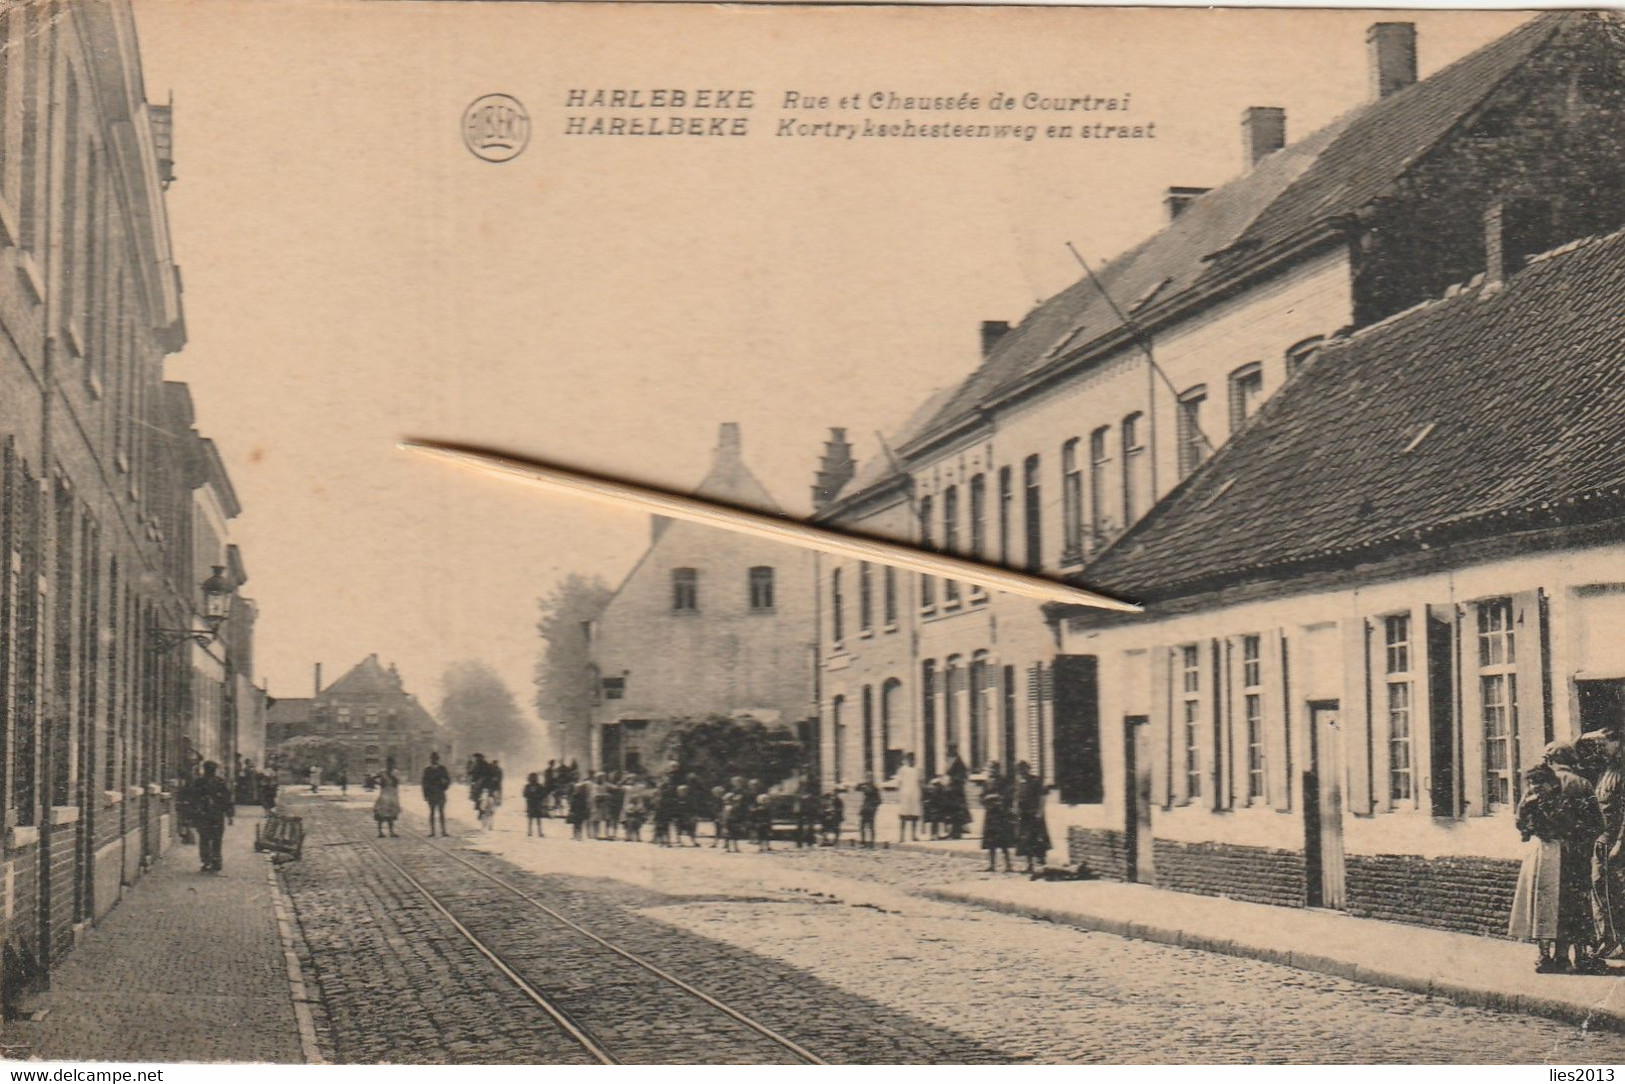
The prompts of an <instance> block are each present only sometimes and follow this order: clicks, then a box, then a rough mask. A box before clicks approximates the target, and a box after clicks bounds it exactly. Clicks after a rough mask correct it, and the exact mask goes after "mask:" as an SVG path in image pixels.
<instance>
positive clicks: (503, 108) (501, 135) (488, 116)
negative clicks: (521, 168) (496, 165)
mask: <svg viewBox="0 0 1625 1084" xmlns="http://www.w3.org/2000/svg"><path fill="white" fill-rule="evenodd" d="M529 142H530V114H528V113H526V112H525V107H524V106H522V105H520V104H519V99H518V98H515V97H513V96H511V95H508V94H486V95H484V96H483V97H480V98H476V99H474V102H473V103H472V104H471V105H470V106H469V107H468V108H467V109H466V110H464V111H463V143H464V145H465V146H467V147H468V149H469V151H470V152H472V153H473V155H474V157H476V158H483V159H485V160H486V161H487V162H507V161H511V160H512V159H514V158H518V157H519V153H520V152H521V151H523V150H524V149H525V146H526V145H527V144H528V143H529Z"/></svg>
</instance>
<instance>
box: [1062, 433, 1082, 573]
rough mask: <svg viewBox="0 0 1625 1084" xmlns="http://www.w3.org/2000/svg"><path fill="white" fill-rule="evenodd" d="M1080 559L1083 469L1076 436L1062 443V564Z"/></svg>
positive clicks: (1072, 562)
mask: <svg viewBox="0 0 1625 1084" xmlns="http://www.w3.org/2000/svg"><path fill="white" fill-rule="evenodd" d="M1081 560H1083V468H1082V467H1081V466H1080V465H1079V464H1078V438H1077V437H1073V438H1072V439H1071V440H1069V441H1067V442H1066V443H1065V444H1063V445H1061V563H1062V564H1063V565H1066V564H1076V563H1077V562H1079V561H1081Z"/></svg>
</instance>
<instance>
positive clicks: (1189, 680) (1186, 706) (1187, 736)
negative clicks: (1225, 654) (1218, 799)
mask: <svg viewBox="0 0 1625 1084" xmlns="http://www.w3.org/2000/svg"><path fill="white" fill-rule="evenodd" d="M1179 670H1180V681H1179V690H1180V693H1179V711H1180V722H1181V724H1182V726H1183V728H1184V729H1183V731H1182V734H1183V741H1184V747H1185V794H1186V796H1187V797H1190V798H1196V797H1198V796H1200V795H1201V793H1202V751H1201V746H1200V744H1199V742H1200V738H1201V728H1202V660H1201V652H1200V651H1198V650H1197V647H1196V645H1195V644H1186V645H1185V646H1184V647H1182V648H1180V649H1179Z"/></svg>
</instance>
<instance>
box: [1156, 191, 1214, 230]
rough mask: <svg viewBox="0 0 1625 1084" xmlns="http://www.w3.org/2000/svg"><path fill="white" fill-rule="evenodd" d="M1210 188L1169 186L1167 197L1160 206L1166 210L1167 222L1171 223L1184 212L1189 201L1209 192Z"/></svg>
mask: <svg viewBox="0 0 1625 1084" xmlns="http://www.w3.org/2000/svg"><path fill="white" fill-rule="evenodd" d="M1211 191H1212V189H1210V188H1186V187H1183V186H1181V185H1177V184H1176V185H1170V186H1169V188H1168V195H1167V196H1165V197H1164V198H1163V201H1162V205H1163V206H1164V207H1166V208H1168V221H1169V222H1172V221H1173V220H1174V219H1176V218H1178V217H1179V216H1180V215H1181V214H1183V213H1184V212H1185V208H1187V207H1189V206H1190V205H1191V201H1192V200H1194V199H1195V198H1196V197H1197V196H1200V195H1202V194H1204V193H1206V192H1211Z"/></svg>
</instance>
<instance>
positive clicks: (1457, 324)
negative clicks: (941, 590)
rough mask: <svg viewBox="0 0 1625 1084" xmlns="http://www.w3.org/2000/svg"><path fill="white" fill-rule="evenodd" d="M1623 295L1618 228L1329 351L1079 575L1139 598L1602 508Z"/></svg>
mask: <svg viewBox="0 0 1625 1084" xmlns="http://www.w3.org/2000/svg"><path fill="white" fill-rule="evenodd" d="M1621 298H1625V232H1622V233H1615V234H1611V235H1608V236H1606V237H1603V238H1595V239H1589V240H1586V241H1580V242H1576V243H1574V244H1572V245H1568V246H1565V247H1564V248H1561V249H1557V250H1555V251H1554V252H1551V253H1548V254H1546V255H1543V256H1539V257H1536V258H1535V259H1534V260H1533V261H1531V262H1530V263H1529V265H1528V266H1526V267H1525V268H1523V269H1522V270H1521V271H1519V272H1518V273H1517V274H1515V275H1513V276H1511V277H1510V278H1509V279H1508V280H1507V282H1506V283H1505V285H1504V286H1502V287H1501V288H1499V289H1491V290H1486V289H1485V288H1484V287H1483V286H1482V285H1470V286H1469V287H1468V288H1466V289H1463V290H1459V291H1456V292H1454V294H1453V296H1449V297H1446V298H1444V299H1442V300H1437V301H1432V302H1429V303H1427V304H1424V305H1421V306H1418V307H1416V308H1414V309H1411V310H1409V311H1407V312H1404V313H1401V314H1399V315H1396V316H1394V317H1391V318H1390V319H1388V320H1386V321H1383V322H1382V323H1380V324H1375V325H1372V326H1371V327H1369V328H1367V329H1364V330H1362V331H1360V332H1359V333H1357V334H1355V335H1353V336H1352V337H1350V338H1347V339H1343V340H1338V341H1335V342H1333V343H1330V344H1328V345H1327V346H1325V347H1324V348H1322V350H1321V351H1320V352H1319V354H1318V355H1317V356H1316V357H1315V358H1314V360H1313V361H1312V362H1311V363H1310V364H1309V365H1308V366H1307V367H1306V368H1305V370H1304V371H1303V372H1301V373H1300V374H1299V375H1298V376H1296V377H1295V378H1293V379H1292V380H1290V381H1288V382H1287V384H1286V385H1285V386H1284V387H1283V388H1282V389H1281V390H1280V391H1279V392H1277V393H1276V394H1275V396H1273V397H1272V398H1271V399H1270V400H1269V401H1268V402H1267V403H1266V404H1265V405H1264V407H1263V408H1262V409H1261V410H1260V412H1259V413H1258V415H1256V416H1255V417H1254V418H1253V419H1252V420H1251V422H1250V423H1249V424H1248V425H1247V426H1245V427H1244V428H1243V429H1242V430H1241V432H1239V433H1238V434H1236V435H1235V436H1234V437H1233V438H1232V439H1231V440H1230V442H1229V443H1228V444H1226V445H1225V446H1224V447H1223V448H1221V449H1220V450H1219V451H1218V453H1217V454H1216V455H1215V456H1214V457H1213V458H1212V459H1211V460H1209V461H1208V462H1207V463H1205V464H1203V466H1202V467H1201V468H1199V469H1198V470H1197V471H1196V472H1194V473H1193V474H1192V475H1191V476H1190V477H1189V478H1188V479H1186V480H1185V482H1184V483H1182V484H1181V485H1180V486H1179V487H1177V488H1176V489H1175V490H1174V491H1173V492H1172V493H1171V494H1169V496H1168V497H1166V498H1165V499H1164V500H1163V501H1162V502H1161V503H1160V504H1159V505H1158V506H1157V507H1156V508H1154V509H1153V510H1152V511H1151V513H1150V514H1149V515H1148V516H1147V517H1146V518H1145V519H1143V520H1142V521H1141V522H1140V523H1139V524H1137V525H1136V526H1135V527H1134V528H1133V529H1132V530H1130V531H1129V532H1128V533H1126V534H1125V535H1123V537H1122V538H1120V539H1119V540H1118V541H1117V542H1116V543H1115V544H1114V545H1113V546H1111V547H1110V548H1109V549H1107V550H1105V551H1104V552H1103V553H1102V554H1101V555H1100V557H1098V558H1097V559H1096V560H1095V561H1094V562H1093V563H1092V564H1091V565H1090V566H1089V567H1087V568H1086V569H1084V571H1083V572H1082V573H1081V574H1080V576H1079V579H1080V580H1081V581H1082V582H1085V583H1088V584H1089V585H1090V586H1091V587H1094V588H1097V589H1100V590H1103V591H1107V592H1109V593H1113V594H1117V595H1121V596H1123V597H1125V598H1130V599H1135V600H1138V601H1147V602H1151V601H1155V600H1157V599H1165V598H1171V597H1178V596H1180V595H1184V594H1190V593H1195V592H1198V591H1201V590H1205V589H1207V588H1210V587H1218V586H1224V585H1226V584H1230V583H1235V582H1238V581H1245V580H1249V579H1253V578H1279V577H1282V576H1285V575H1289V574H1290V573H1291V572H1292V570H1293V569H1301V568H1306V567H1313V566H1316V565H1318V564H1322V563H1326V562H1331V563H1334V564H1336V565H1339V566H1347V565H1349V564H1352V563H1354V562H1356V561H1359V560H1361V559H1362V558H1363V557H1364V556H1371V557H1375V556H1378V555H1381V554H1384V553H1387V552H1389V551H1390V548H1391V547H1393V546H1396V545H1398V546H1409V547H1411V548H1415V547H1417V546H1419V545H1421V544H1424V543H1430V544H1431V543H1437V542H1439V541H1443V540H1454V539H1460V538H1464V537H1465V538H1472V537H1480V536H1485V535H1489V534H1494V533H1500V532H1505V531H1508V530H1512V529H1522V528H1538V527H1542V526H1556V525H1562V524H1567V523H1577V522H1583V521H1587V520H1595V519H1597V518H1598V517H1600V516H1604V515H1608V516H1617V515H1619V514H1620V507H1621V505H1620V501H1619V497H1620V494H1621V492H1622V490H1625V307H1622V306H1621V301H1620V299H1621ZM1622 537H1625V531H1622Z"/></svg>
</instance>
